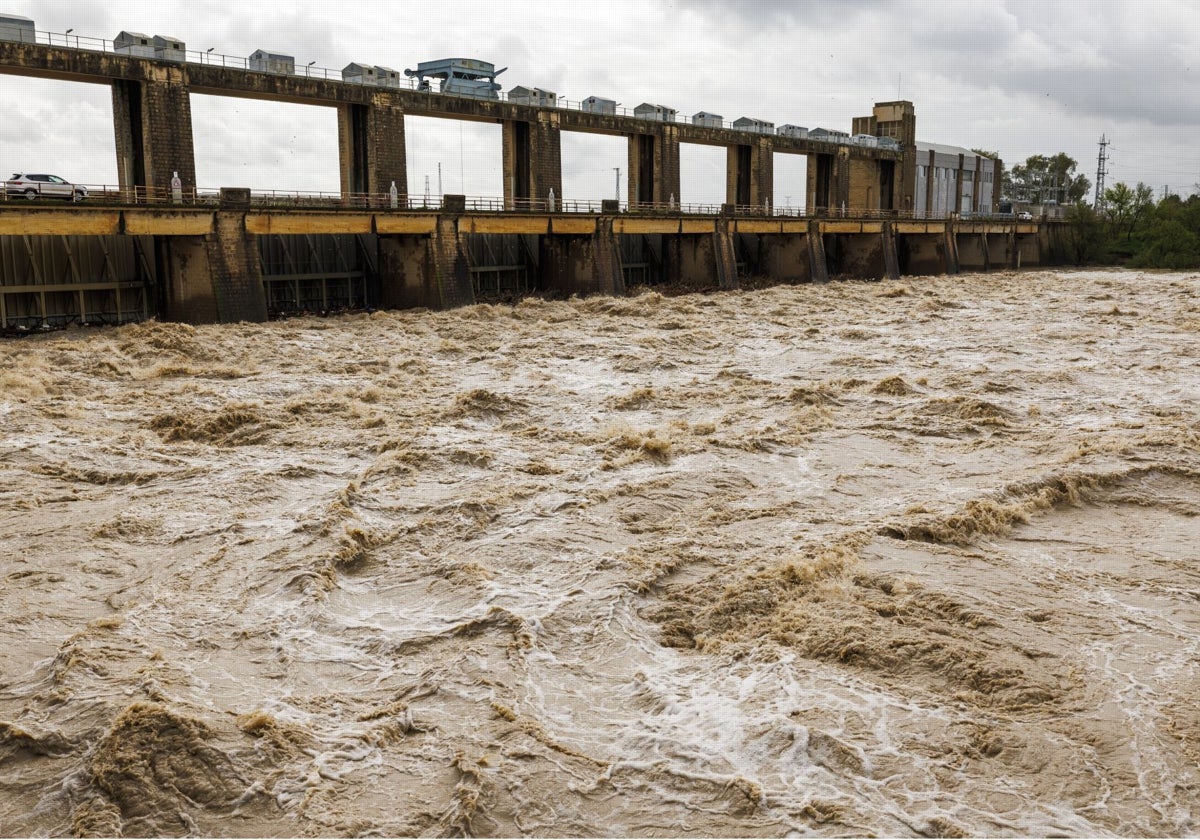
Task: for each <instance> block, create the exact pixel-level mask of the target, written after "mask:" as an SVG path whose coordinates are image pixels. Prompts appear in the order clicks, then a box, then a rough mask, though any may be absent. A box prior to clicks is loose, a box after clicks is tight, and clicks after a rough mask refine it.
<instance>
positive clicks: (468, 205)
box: [0, 184, 1051, 222]
mask: <svg viewBox="0 0 1200 840" xmlns="http://www.w3.org/2000/svg"><path fill="white" fill-rule="evenodd" d="M69 186H70V187H71V188H73V189H74V188H79V187H83V188H84V189H86V190H87V197H86V198H84V199H83V201H82V204H84V205H102V206H121V207H138V206H155V207H168V206H178V207H181V208H182V207H212V208H216V207H219V206H221V205H222V198H221V190H220V189H215V188H204V187H200V188H192V187H182V188H180V189H179V190H178V191H176V190H172V189H170V188H162V187H124V188H123V187H120V186H115V185H112V184H71V185H69ZM447 199H450V200H451V201H452V202H453V206H454V207H455V208H462V209H461V210H459V209H455V210H454V211H452V212H462V211H466V212H476V213H564V214H580V215H599V214H608V213H612V212H613V211H612V210H611V209H609V208H611V207H612V206H613V202H612V201H609V200H599V199H574V198H554V199H550V198H529V199H508V198H504V197H500V196H476V195H472V196H457V195H453V196H448V195H436V194H413V193H410V194H407V195H406V194H404V193H399V192H398V193H397V194H396V195H395V196H393V195H392V194H391V192H386V193H365V192H355V193H343V192H331V191H319V190H318V191H312V190H250V205H249V206H251V207H255V208H267V209H284V210H286V209H294V210H327V211H342V210H372V211H393V210H394V211H396V212H431V211H432V212H441V211H443V210H444V209H445V205H446V203H447ZM76 203H77V202H75V201H74V199H73V197H72V196H50V195H34V196H32V197H28V196H26V195H25V193H24V192H23V191H22V192H16V191H14V192H9V191H8V190H0V204H7V205H9V206H13V207H20V206H33V207H68V206H71V205H72V204H76ZM616 208H617V210H616V212H618V213H623V214H641V215H660V216H674V215H678V216H722V215H725V216H753V217H756V218H780V219H843V218H844V219H880V220H889V219H891V220H914V221H945V220H952V221H992V222H1012V221H1023V220H1021V219H1018V218H1017V216H1016V215H1015V214H1013V213H941V214H937V213H928V212H924V211H922V212H916V211H911V210H908V211H906V210H863V209H855V208H843V207H814V208H806V207H803V206H786V205H780V206H771V205H770V204H763V205H758V204H755V205H747V204H737V205H734V204H711V203H680V202H677V201H666V202H633V203H630V202H628V201H618V202H616ZM1050 218H1051V217H1049V216H1038V217H1035V218H1034V219H1033V221H1046V220H1049V219H1050Z"/></svg>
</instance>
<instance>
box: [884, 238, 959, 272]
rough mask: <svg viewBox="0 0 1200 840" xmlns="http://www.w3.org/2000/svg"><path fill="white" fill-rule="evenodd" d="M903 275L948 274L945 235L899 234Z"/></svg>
mask: <svg viewBox="0 0 1200 840" xmlns="http://www.w3.org/2000/svg"><path fill="white" fill-rule="evenodd" d="M896 250H897V253H898V254H899V257H900V273H901V274H916V275H921V274H948V273H950V272H949V271H948V267H949V266H948V262H947V258H946V234H945V233H898V234H897V236H896Z"/></svg>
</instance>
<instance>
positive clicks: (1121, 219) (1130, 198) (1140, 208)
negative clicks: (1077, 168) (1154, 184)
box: [1104, 181, 1154, 241]
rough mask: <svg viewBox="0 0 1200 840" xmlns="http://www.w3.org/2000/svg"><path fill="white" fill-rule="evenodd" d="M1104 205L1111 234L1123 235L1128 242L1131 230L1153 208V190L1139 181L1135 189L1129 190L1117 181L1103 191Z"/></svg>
mask: <svg viewBox="0 0 1200 840" xmlns="http://www.w3.org/2000/svg"><path fill="white" fill-rule="evenodd" d="M1104 205H1105V208H1106V209H1107V211H1108V219H1109V221H1110V222H1111V223H1112V226H1113V232H1114V233H1116V234H1117V235H1121V234H1124V235H1125V240H1126V241H1128V240H1129V238H1130V236H1132V235H1133V229H1134V228H1135V227H1136V226H1137V224H1138V223H1139V222H1141V221H1142V220H1143V219H1144V218H1145V216H1146V213H1147V212H1148V211H1149V210H1151V209H1152V208H1153V207H1154V190H1153V189H1152V188H1150V187H1149V186H1147V185H1146V184H1143V183H1141V182H1140V181H1139V182H1138V185H1137V187H1136V188H1135V189H1130V188H1129V186H1128V185H1127V184H1125V183H1124V182H1122V181H1118V182H1117V183H1116V184H1114V185H1113V186H1111V187H1109V188H1108V189H1106V190H1105V191H1104Z"/></svg>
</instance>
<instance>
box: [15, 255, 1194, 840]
mask: <svg viewBox="0 0 1200 840" xmlns="http://www.w3.org/2000/svg"><path fill="white" fill-rule="evenodd" d="M1198 398H1200V275H1196V274H1186V273H1137V272H1132V271H1090V272H1087V271H1065V272H1024V273H996V274H988V275H982V274H981V275H960V276H957V277H929V278H906V279H905V280H903V281H901V282H895V281H893V282H883V283H864V282H837V283H831V284H828V285H805V286H788V287H775V288H768V289H762V290H757V291H747V292H733V293H717V294H709V295H699V294H696V295H684V296H679V297H662V296H660V295H658V294H655V293H646V294H641V295H639V296H636V297H630V298H619V299H615V298H591V299H586V300H570V301H542V300H526V301H523V302H521V303H519V304H517V305H515V306H489V305H478V306H473V307H469V308H465V309H458V310H454V311H450V312H439V313H434V312H428V311H405V312H376V313H372V314H357V315H348V316H345V317H337V318H328V319H317V318H311V319H297V320H289V321H282V322H275V323H269V324H261V325H249V324H241V325H230V326H211V327H202V328H193V327H188V326H184V325H178V324H161V323H147V324H141V325H135V326H128V327H124V328H120V329H111V330H73V331H69V332H64V333H58V334H53V335H46V336H39V337H34V338H29V339H24V340H19V341H6V342H3V343H0V581H2V588H0V640H2V641H3V653H2V654H0V834H3V835H5V836H13V835H28V836H69V835H72V834H76V835H106V836H115V835H125V836H139V835H141V836H145V835H168V836H177V835H187V834H199V835H213V836H308V835H320V836H351V835H354V836H359V835H426V836H428V835H435V836H442V835H481V836H486V835H510V836H511V835H554V836H581V835H629V836H682V835H704V836H780V835H788V834H791V835H821V836H845V835H864V834H877V835H892V836H943V837H944V836H966V835H993V836H996V835H1059V836H1063V835H1067V836H1102V835H1121V836H1150V835H1153V836H1184V835H1195V834H1196V833H1197V832H1198V831H1200V820H1198V816H1200V813H1198V806H1197V802H1198V801H1200V787H1198V785H1200V770H1198V769H1197V768H1198V766H1200V703H1198V702H1197V697H1200V558H1198V555H1197V548H1196V547H1197V545H1200V517H1198V516H1197V513H1198V512H1200V454H1198V453H1200V425H1198V419H1200V406H1198V402H1197V400H1198Z"/></svg>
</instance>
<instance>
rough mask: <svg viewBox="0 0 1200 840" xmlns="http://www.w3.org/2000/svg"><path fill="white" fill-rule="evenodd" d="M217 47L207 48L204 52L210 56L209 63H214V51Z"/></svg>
mask: <svg viewBox="0 0 1200 840" xmlns="http://www.w3.org/2000/svg"><path fill="white" fill-rule="evenodd" d="M215 49H216V47H209V48H208V49H206V50H205V51H204V54H205V55H206V56H208V63H209V64H212V51H213V50H215ZM201 63H203V62H201Z"/></svg>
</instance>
